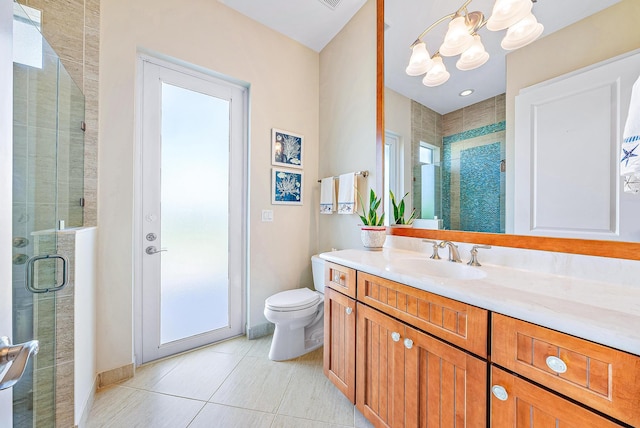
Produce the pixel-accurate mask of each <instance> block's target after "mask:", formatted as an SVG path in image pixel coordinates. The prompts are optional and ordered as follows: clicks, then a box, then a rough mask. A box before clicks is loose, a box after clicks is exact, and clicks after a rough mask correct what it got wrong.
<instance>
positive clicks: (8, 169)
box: [0, 0, 13, 426]
mask: <svg viewBox="0 0 640 428" xmlns="http://www.w3.org/2000/svg"><path fill="white" fill-rule="evenodd" d="M0 93H1V94H9V95H10V96H3V97H0V243H2V245H0V336H5V335H6V336H9V337H11V336H12V335H13V331H12V330H13V326H12V320H13V309H12V307H13V299H12V285H11V284H12V280H11V272H12V269H11V245H10V244H9V243H10V242H11V234H12V229H13V228H12V223H11V219H12V212H13V210H12V207H13V200H12V198H13V195H12V189H13V2H12V1H11V0H0ZM11 424H13V392H12V389H11V388H9V389H6V390H4V391H0V425H2V426H11Z"/></svg>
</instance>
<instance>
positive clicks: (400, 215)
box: [389, 190, 417, 227]
mask: <svg viewBox="0 0 640 428" xmlns="http://www.w3.org/2000/svg"><path fill="white" fill-rule="evenodd" d="M408 194H409V192H407V193H405V194H404V196H403V197H402V199H400V203H397V201H396V197H395V195H394V194H393V191H391V190H389V196H390V197H391V205H393V224H392V225H391V227H394V226H395V227H412V225H413V221H414V220H415V219H416V216H417V215H416V209H415V208H414V209H413V210H412V211H411V215H410V216H409V218H408V219H406V220H405V219H404V210H405V203H404V198H406V197H407V195H408Z"/></svg>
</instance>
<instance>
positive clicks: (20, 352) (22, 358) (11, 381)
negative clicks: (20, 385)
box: [0, 336, 40, 390]
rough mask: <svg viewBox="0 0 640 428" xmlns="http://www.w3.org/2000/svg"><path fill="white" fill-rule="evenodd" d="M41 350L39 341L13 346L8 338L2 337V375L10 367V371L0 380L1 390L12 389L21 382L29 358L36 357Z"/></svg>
mask: <svg viewBox="0 0 640 428" xmlns="http://www.w3.org/2000/svg"><path fill="white" fill-rule="evenodd" d="M39 349H40V348H39V344H38V341H37V340H30V341H28V342H25V343H21V344H19V345H11V339H9V338H8V337H6V336H3V337H0V373H2V372H3V371H4V370H5V368H6V367H7V365H10V366H9V370H7V371H6V373H5V374H4V376H3V377H2V379H0V390H2V389H7V388H11V387H12V386H13V385H15V384H16V383H17V382H18V381H19V380H20V378H21V377H22V375H23V374H24V370H25V369H26V367H27V363H28V362H29V358H30V357H31V356H32V355H36V354H37V353H38V350H39Z"/></svg>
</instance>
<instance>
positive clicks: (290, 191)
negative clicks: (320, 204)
mask: <svg viewBox="0 0 640 428" xmlns="http://www.w3.org/2000/svg"><path fill="white" fill-rule="evenodd" d="M302 184H303V172H302V171H294V170H286V169H281V168H273V169H272V170H271V203H272V204H284V205H302V189H303V186H302Z"/></svg>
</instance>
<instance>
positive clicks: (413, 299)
mask: <svg viewBox="0 0 640 428" xmlns="http://www.w3.org/2000/svg"><path fill="white" fill-rule="evenodd" d="M358 301H360V302H363V303H365V304H367V305H369V306H372V307H374V308H376V309H378V310H380V311H382V312H384V313H386V314H388V315H391V316H392V317H395V318H398V319H400V320H402V321H404V322H406V323H408V324H410V325H412V326H414V327H416V328H418V329H420V330H423V331H426V332H428V333H431V334H432V335H434V336H437V337H439V338H441V339H443V340H445V341H447V342H449V343H453V344H454V345H457V346H459V347H461V348H463V349H466V350H467V351H469V352H472V353H474V354H476V355H479V356H481V357H486V356H487V330H488V328H489V321H488V312H487V311H486V310H484V309H481V308H478V307H475V306H471V305H467V304H466V303H462V302H458V301H457V300H452V299H448V298H446V297H442V296H438V295H436V294H432V293H429V292H427V291H423V290H419V289H417V288H414V287H410V286H408V285H404V284H400V283H398V282H395V281H390V280H388V279H384V278H380V277H377V276H375V275H370V274H367V273H363V272H358Z"/></svg>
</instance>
